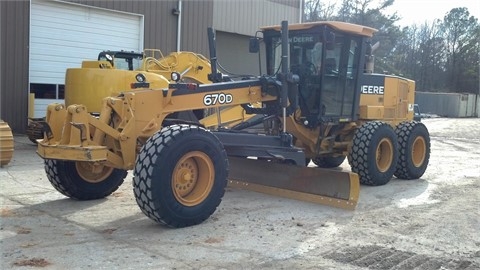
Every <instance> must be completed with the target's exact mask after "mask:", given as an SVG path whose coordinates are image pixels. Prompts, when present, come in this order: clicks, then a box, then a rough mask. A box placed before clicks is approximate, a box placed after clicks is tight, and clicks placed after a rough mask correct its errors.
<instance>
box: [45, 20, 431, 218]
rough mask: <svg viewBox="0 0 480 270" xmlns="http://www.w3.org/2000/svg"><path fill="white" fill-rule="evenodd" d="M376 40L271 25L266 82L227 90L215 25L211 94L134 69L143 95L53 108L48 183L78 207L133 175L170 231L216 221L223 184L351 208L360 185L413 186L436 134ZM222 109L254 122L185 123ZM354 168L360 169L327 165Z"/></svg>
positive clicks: (346, 27) (327, 26) (150, 209)
mask: <svg viewBox="0 0 480 270" xmlns="http://www.w3.org/2000/svg"><path fill="white" fill-rule="evenodd" d="M375 32H376V30H375V29H372V28H369V27H365V26H360V25H354V24H349V23H343V22H329V21H327V22H314V23H305V24H293V25H288V23H287V22H282V24H281V26H271V27H264V28H262V33H263V37H262V39H261V40H262V41H263V42H264V44H265V49H266V58H267V59H266V60H267V63H266V65H267V73H266V75H262V76H252V77H251V78H248V79H244V80H241V81H227V82H225V81H224V79H223V78H222V75H221V74H220V73H218V72H217V68H216V65H217V63H216V54H215V46H214V32H213V30H211V29H210V31H209V38H210V40H211V41H212V42H211V45H210V56H211V61H210V63H211V73H210V74H209V75H208V79H209V80H210V81H212V82H213V83H212V84H202V85H199V84H198V83H194V82H193V83H192V82H189V83H183V82H180V79H181V77H182V74H180V73H178V72H173V73H172V74H171V80H172V81H174V82H172V83H170V84H169V85H168V87H163V88H156V87H152V85H150V83H149V80H150V78H149V77H147V76H146V75H145V72H143V71H137V73H136V75H135V76H133V77H132V78H130V81H128V82H130V83H131V85H132V86H133V87H135V88H136V90H135V91H123V92H121V93H120V94H119V95H118V96H116V97H106V98H103V101H102V105H101V109H100V114H99V115H97V116H95V115H92V114H90V113H89V109H88V108H87V107H86V106H85V105H79V104H72V105H69V106H68V107H65V106H64V105H63V104H51V105H49V106H48V110H47V117H46V124H45V125H44V138H43V139H42V140H38V150H37V153H38V154H39V155H40V156H41V157H42V158H44V159H45V171H46V173H47V177H48V179H49V181H50V182H51V183H52V185H53V186H54V187H55V188H56V189H57V190H58V191H59V192H61V193H62V194H64V195H66V196H68V197H71V198H74V199H78V200H90V199H98V198H103V197H106V196H108V195H110V194H111V193H112V192H114V191H115V190H116V189H117V188H118V187H119V186H120V185H121V184H122V183H123V180H124V178H125V176H126V175H127V170H131V169H133V174H134V178H133V189H134V196H135V198H136V201H137V204H138V206H139V207H140V209H141V210H142V212H143V213H145V214H146V215H147V216H148V217H149V218H151V219H152V220H154V221H156V222H158V223H161V224H165V225H168V226H171V227H185V226H190V225H194V224H198V223H201V222H203V221H204V220H205V219H207V218H208V217H209V216H210V215H211V214H212V213H214V211H215V210H216V208H217V206H218V205H219V204H220V202H221V200H222V198H223V195H224V192H225V188H226V186H227V184H230V185H231V186H240V187H243V188H249V189H253V190H257V191H261V192H266V193H270V194H275V195H282V196H286V197H290V198H296V199H302V200H307V201H312V202H318V203H322V204H327V205H332V206H337V207H342V208H347V209H353V208H354V207H355V206H356V204H357V201H358V196H359V185H360V183H363V184H367V185H383V184H386V183H387V182H388V181H389V180H390V179H391V178H392V177H393V176H394V175H395V176H396V177H397V178H400V179H417V178H419V177H421V176H422V175H423V173H424V172H425V170H426V167H427V165H428V161H429V156H430V138H429V133H428V131H427V129H426V127H425V126H424V125H423V124H422V123H420V122H416V121H413V120H412V118H413V104H414V91H415V89H414V88H415V83H414V82H413V81H411V80H408V79H405V78H401V77H397V76H391V75H384V74H374V73H372V68H371V66H372V59H373V56H372V50H373V47H374V46H372V45H371V43H370V38H371V37H372V36H373V34H374V33H375ZM259 41H260V39H259V38H253V39H252V40H251V43H250V45H251V51H252V52H255V51H258V48H259ZM96 64H98V63H96ZM69 72H70V70H67V81H68V77H69ZM85 81H86V80H79V81H78V85H77V86H76V87H77V88H79V89H81V87H82V82H83V83H84V82H85ZM258 102H261V104H262V106H260V107H258V106H252V105H251V104H256V103H258ZM225 106H230V107H231V106H241V107H242V108H243V110H244V112H245V113H247V114H251V115H254V116H255V117H252V118H250V119H249V120H248V121H243V122H241V123H239V124H234V125H228V126H225V125H223V124H222V123H224V120H223V119H222V118H223V117H224V113H223V111H222V110H218V111H217V113H215V114H213V115H211V116H208V117H207V118H209V121H210V120H211V119H210V118H216V119H217V125H215V128H211V127H210V126H209V125H208V126H209V128H206V127H205V126H204V125H203V124H202V121H205V118H203V119H200V120H199V121H196V119H193V120H189V119H185V118H178V117H177V116H178V114H179V113H180V112H191V111H193V110H199V109H200V110H204V109H211V108H217V109H218V108H223V107H225ZM197 120H198V119H197ZM259 124H261V125H263V129H262V130H259V129H258V128H255V127H257V126H258V125H259ZM345 158H347V159H348V162H349V164H350V166H351V168H352V171H351V172H349V171H342V170H339V169H331V168H333V167H338V166H339V165H340V164H341V163H343V161H344V160H345ZM310 161H312V162H313V163H314V164H316V165H317V166H318V168H314V167H308V166H306V165H307V164H308V163H309V162H310Z"/></svg>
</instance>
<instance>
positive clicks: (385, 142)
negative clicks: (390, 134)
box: [376, 138, 393, 172]
mask: <svg viewBox="0 0 480 270" xmlns="http://www.w3.org/2000/svg"><path fill="white" fill-rule="evenodd" d="M392 161H393V144H392V142H391V141H390V140H389V139H386V138H384V139H382V140H381V141H380V143H379V144H378V146H377V151H376V162H377V168H378V170H379V171H380V172H386V171H388V169H390V167H391V165H392Z"/></svg>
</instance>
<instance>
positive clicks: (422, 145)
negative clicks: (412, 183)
mask: <svg viewBox="0 0 480 270" xmlns="http://www.w3.org/2000/svg"><path fill="white" fill-rule="evenodd" d="M395 132H396V134H397V137H398V145H399V148H400V156H399V159H398V164H397V169H396V171H395V176H396V177H397V178H400V179H408V180H410V179H418V178H420V177H422V175H423V174H424V173H425V170H426V169H427V166H428V161H429V159H430V134H429V133H428V130H427V128H426V127H425V125H424V124H422V123H420V122H415V121H409V122H402V123H400V124H399V125H398V126H397V128H396V130H395Z"/></svg>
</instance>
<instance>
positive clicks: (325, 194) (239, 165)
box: [228, 157, 360, 210]
mask: <svg viewBox="0 0 480 270" xmlns="http://www.w3.org/2000/svg"><path fill="white" fill-rule="evenodd" d="M229 164H230V165H229V176H228V179H229V186H230V187H238V188H242V189H248V190H252V191H257V192H262V193H267V194H270V195H276V196H282V197H287V198H291V199H296V200H302V201H308V202H313V203H319V204H324V205H329V206H334V207H339V208H343V209H349V210H353V209H355V207H356V205H357V201H358V197H359V192H360V182H359V178H358V175H357V174H356V173H353V172H344V171H338V170H334V169H321V168H310V167H303V166H296V165H286V164H282V163H276V162H269V161H263V160H254V159H247V158H238V157H229Z"/></svg>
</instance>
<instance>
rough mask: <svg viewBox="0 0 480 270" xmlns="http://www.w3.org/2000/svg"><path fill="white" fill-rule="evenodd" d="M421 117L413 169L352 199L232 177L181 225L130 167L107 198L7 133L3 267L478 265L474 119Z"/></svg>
mask: <svg viewBox="0 0 480 270" xmlns="http://www.w3.org/2000/svg"><path fill="white" fill-rule="evenodd" d="M424 123H425V124H426V125H427V127H428V129H429V131H430V134H431V145H432V153H431V158H430V165H429V167H428V169H427V172H426V173H425V175H424V176H423V177H422V179H419V180H413V181H404V180H403V181H402V180H397V179H395V178H394V179H392V181H391V182H390V183H388V184H387V185H385V186H381V187H367V186H362V187H361V193H360V201H359V204H358V206H357V209H356V210H355V211H348V210H341V209H336V208H331V207H327V206H321V205H316V204H311V203H305V202H300V201H294V200H289V199H283V198H278V197H273V196H268V195H263V194H259V193H254V192H249V191H243V190H237V189H229V190H228V192H227V193H226V194H225V197H224V200H223V202H222V203H221V205H220V206H219V209H218V210H217V211H216V212H215V213H214V215H213V216H212V217H211V218H210V219H208V220H207V221H206V222H204V223H202V224H200V225H197V226H194V227H189V228H184V229H169V228H166V227H163V226H160V225H157V224H155V223H154V222H152V221H151V220H150V219H148V218H147V217H146V216H144V215H143V214H142V213H141V211H140V209H139V208H138V206H137V205H136V203H135V200H134V197H133V194H132V184H131V178H132V175H129V176H127V181H126V183H124V184H123V186H122V187H121V188H120V189H119V190H118V191H117V192H115V193H114V194H113V195H112V196H110V197H108V198H107V199H103V200H96V201H86V202H79V201H73V200H70V199H67V198H65V197H64V196H62V195H61V194H59V193H58V192H56V191H55V190H54V188H53V187H52V186H51V185H50V184H49V182H48V180H47V178H46V175H45V173H44V171H43V162H42V160H41V159H40V158H39V157H38V156H37V155H36V154H35V146H33V145H32V144H31V143H30V142H29V141H28V139H26V138H25V137H22V136H16V137H15V142H16V144H15V146H16V149H15V154H14V155H15V156H14V160H13V161H12V162H11V163H10V164H9V165H8V166H6V167H4V168H1V169H0V179H1V181H0V196H1V197H0V200H1V209H0V218H1V225H0V239H1V240H0V247H1V250H2V258H1V265H0V268H1V269H10V268H14V269H22V268H25V269H28V268H32V267H36V268H38V267H41V268H42V269H85V268H87V267H88V268H92V269H134V268H140V267H141V268H144V269H260V268H261V269H362V268H365V269H366V268H369V269H415V268H416V269H479V268H480V210H479V209H480V161H479V160H480V147H479V144H480V119H441V118H436V119H425V120H424ZM342 166H343V167H344V168H345V169H347V170H348V165H347V163H346V162H345V163H344V164H343V165H342Z"/></svg>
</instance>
